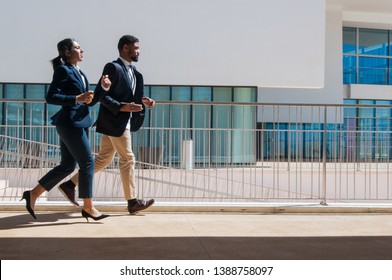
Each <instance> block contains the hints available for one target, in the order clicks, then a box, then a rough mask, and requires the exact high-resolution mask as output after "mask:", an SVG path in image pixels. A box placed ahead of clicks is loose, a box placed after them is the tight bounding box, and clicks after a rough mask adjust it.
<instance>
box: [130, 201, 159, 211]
mask: <svg viewBox="0 0 392 280" xmlns="http://www.w3.org/2000/svg"><path fill="white" fill-rule="evenodd" d="M154 202H155V200H154V199H150V200H143V199H136V203H135V204H134V205H132V206H130V205H129V204H128V211H129V213H130V214H133V213H135V212H138V211H141V210H145V209H147V208H148V207H150V206H151V205H153V204H154Z"/></svg>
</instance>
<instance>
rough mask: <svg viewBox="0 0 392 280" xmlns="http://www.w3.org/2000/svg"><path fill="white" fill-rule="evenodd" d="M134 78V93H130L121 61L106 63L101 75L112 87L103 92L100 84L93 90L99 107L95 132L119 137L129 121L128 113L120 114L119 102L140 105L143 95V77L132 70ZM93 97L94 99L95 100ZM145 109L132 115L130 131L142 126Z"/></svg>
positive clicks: (126, 73) (126, 70)
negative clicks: (105, 76) (106, 77)
mask: <svg viewBox="0 0 392 280" xmlns="http://www.w3.org/2000/svg"><path fill="white" fill-rule="evenodd" d="M133 70H134V73H135V76H136V87H135V92H134V93H133V92H132V87H131V81H130V79H129V75H128V69H127V68H126V66H125V65H124V63H123V62H122V61H121V59H117V60H115V61H113V62H110V63H107V64H106V65H105V67H104V69H103V73H102V75H108V76H109V79H110V81H111V82H112V85H111V87H110V89H109V91H107V92H106V91H104V89H103V88H102V86H101V85H100V84H98V85H97V87H96V89H95V96H97V97H99V98H100V99H99V101H100V103H101V104H100V106H99V112H98V118H97V121H96V123H95V124H96V131H97V132H99V133H103V134H106V135H110V136H116V137H118V136H121V135H122V134H123V133H124V131H125V128H126V126H127V123H128V121H129V117H130V113H129V112H120V108H121V106H122V105H121V102H126V103H129V102H135V103H136V104H141V105H143V103H142V97H143V95H144V81H143V75H142V74H141V73H140V72H138V71H137V70H136V69H135V68H134V69H133ZM95 96H94V98H95ZM145 112H146V108H145V106H144V105H143V110H142V111H140V112H136V113H132V118H131V131H137V130H138V129H139V128H140V127H141V126H142V124H143V121H144V116H145Z"/></svg>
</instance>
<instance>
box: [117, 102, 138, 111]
mask: <svg viewBox="0 0 392 280" xmlns="http://www.w3.org/2000/svg"><path fill="white" fill-rule="evenodd" d="M121 105H122V106H121V108H120V112H140V111H143V106H142V105H141V104H135V102H131V103H124V102H122V103H121Z"/></svg>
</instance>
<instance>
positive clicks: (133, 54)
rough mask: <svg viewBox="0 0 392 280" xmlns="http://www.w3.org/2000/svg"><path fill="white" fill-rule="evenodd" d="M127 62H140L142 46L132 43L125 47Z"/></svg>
mask: <svg viewBox="0 0 392 280" xmlns="http://www.w3.org/2000/svg"><path fill="white" fill-rule="evenodd" d="M124 48H125V52H126V56H127V58H126V59H127V60H128V61H129V62H131V61H134V62H137V61H138V60H139V55H140V46H139V43H138V42H136V43H132V44H128V45H125V46H124Z"/></svg>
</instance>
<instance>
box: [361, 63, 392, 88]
mask: <svg viewBox="0 0 392 280" xmlns="http://www.w3.org/2000/svg"><path fill="white" fill-rule="evenodd" d="M388 71H389V69H388V59H387V58H374V57H360V58H359V71H358V72H359V77H358V83H359V84H375V85H385V84H388Z"/></svg>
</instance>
